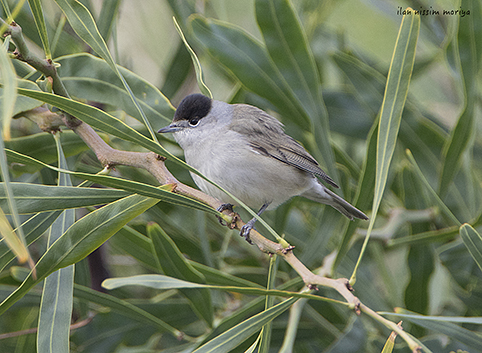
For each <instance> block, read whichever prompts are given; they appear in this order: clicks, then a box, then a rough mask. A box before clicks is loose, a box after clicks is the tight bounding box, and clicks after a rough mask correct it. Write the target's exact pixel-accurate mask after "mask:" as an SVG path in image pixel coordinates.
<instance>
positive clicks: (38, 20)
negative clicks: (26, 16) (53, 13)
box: [28, 0, 52, 60]
mask: <svg viewBox="0 0 482 353" xmlns="http://www.w3.org/2000/svg"><path fill="white" fill-rule="evenodd" d="M28 4H29V6H30V10H31V11H32V14H33V19H34V20H35V25H36V26H37V33H38V34H39V36H40V40H41V41H42V45H43V48H44V52H45V57H46V58H47V60H48V59H52V53H51V52H50V46H49V37H48V33H47V27H46V26H45V18H44V13H43V11H42V5H41V4H40V0H28Z"/></svg>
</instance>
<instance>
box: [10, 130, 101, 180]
mask: <svg viewBox="0 0 482 353" xmlns="http://www.w3.org/2000/svg"><path fill="white" fill-rule="evenodd" d="M101 136H103V137H104V138H105V136H106V135H105V134H102V135H101ZM60 139H61V141H62V146H64V153H65V156H66V157H70V156H74V155H77V154H80V153H81V152H84V151H86V150H88V148H89V147H88V146H87V145H86V144H85V142H84V141H82V139H81V138H80V137H79V136H77V135H76V134H75V133H74V132H73V131H69V130H67V131H63V132H62V134H61V136H60ZM5 147H6V148H7V158H8V161H9V162H10V165H11V168H12V170H13V171H14V172H19V173H34V172H36V171H38V170H39V168H43V166H41V165H37V164H36V163H29V164H25V163H13V162H16V161H14V160H12V159H11V157H12V156H11V155H10V154H9V152H8V149H10V150H14V151H16V152H18V153H21V154H28V155H29V156H30V157H32V158H35V159H38V160H40V161H42V162H44V163H47V164H51V163H54V162H55V161H56V160H57V154H56V148H55V141H54V139H53V138H52V135H51V134H47V133H44V132H42V133H38V134H32V135H29V136H22V137H16V138H12V139H11V140H10V141H7V142H5ZM24 162H26V161H24Z"/></svg>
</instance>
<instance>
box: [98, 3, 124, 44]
mask: <svg viewBox="0 0 482 353" xmlns="http://www.w3.org/2000/svg"><path fill="white" fill-rule="evenodd" d="M121 2H122V1H121V0H110V1H104V2H102V9H101V10H100V14H99V18H98V20H97V23H99V33H100V35H101V36H102V38H104V39H105V40H106V41H108V40H109V37H110V34H111V32H112V27H114V25H115V22H116V18H117V15H118V14H119V7H120V4H121Z"/></svg>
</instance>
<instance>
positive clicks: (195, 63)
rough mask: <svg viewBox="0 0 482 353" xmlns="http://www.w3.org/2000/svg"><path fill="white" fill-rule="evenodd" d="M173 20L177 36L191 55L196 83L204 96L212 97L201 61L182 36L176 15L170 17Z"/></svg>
mask: <svg viewBox="0 0 482 353" xmlns="http://www.w3.org/2000/svg"><path fill="white" fill-rule="evenodd" d="M172 19H173V21H174V25H175V26H176V30H177V32H178V33H179V36H180V37H181V39H182V42H183V43H184V46H185V47H186V49H187V51H188V52H189V55H191V60H192V64H193V66H194V70H195V71H196V79H197V85H198V87H199V89H200V90H201V93H202V94H204V95H205V96H207V97H209V98H213V94H212V93H211V90H210V89H209V87H208V86H207V85H206V84H205V83H204V75H203V70H202V67H201V63H200V62H199V59H198V58H197V55H196V53H195V52H194V50H192V48H191V46H190V45H189V43H188V41H187V39H186V37H185V36H184V33H182V29H181V27H180V26H179V24H178V23H177V20H176V17H173V18H172Z"/></svg>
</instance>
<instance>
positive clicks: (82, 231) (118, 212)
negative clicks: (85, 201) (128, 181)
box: [0, 195, 159, 315]
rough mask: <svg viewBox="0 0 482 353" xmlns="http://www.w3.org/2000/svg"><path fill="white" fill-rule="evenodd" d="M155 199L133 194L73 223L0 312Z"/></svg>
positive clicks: (6, 301)
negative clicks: (35, 273)
mask: <svg viewBox="0 0 482 353" xmlns="http://www.w3.org/2000/svg"><path fill="white" fill-rule="evenodd" d="M157 202H159V200H157V199H152V198H146V197H144V196H139V195H133V196H129V197H126V198H124V199H121V200H119V201H115V202H113V203H111V204H109V205H106V206H104V207H102V208H99V209H97V210H95V211H94V212H92V213H89V214H88V215H86V216H84V217H83V218H81V219H80V220H78V221H77V222H75V223H74V225H73V226H72V227H70V228H69V229H68V230H67V231H66V232H65V233H64V234H63V235H62V236H61V237H60V238H59V239H58V240H57V241H56V242H55V243H54V244H52V246H51V247H50V248H49V249H48V250H47V251H46V252H45V253H44V255H43V256H42V257H41V258H40V260H39V261H38V262H37V264H36V270H37V277H36V278H34V277H33V275H32V273H30V274H29V276H28V277H27V279H26V280H25V281H24V282H22V284H21V285H20V286H19V287H18V288H17V289H16V290H15V291H14V292H13V293H12V294H11V295H10V296H9V297H7V298H6V299H5V300H4V301H3V302H2V303H1V304H0V315H1V314H2V313H4V312H5V311H6V310H7V309H8V308H9V307H10V306H12V305H13V304H14V303H16V302H17V301H18V300H19V299H20V298H22V297H23V296H24V295H25V294H26V293H27V292H28V291H29V290H30V289H32V288H33V287H34V286H35V285H36V284H37V283H39V282H40V281H41V280H43V279H44V278H45V277H47V276H48V275H49V274H51V273H53V272H54V271H56V270H58V269H59V268H63V267H67V266H69V265H72V264H74V263H77V262H78V261H80V260H82V259H83V258H85V257H86V256H87V255H88V254H90V253H91V252H92V251H94V250H95V249H97V248H98V247H99V246H100V245H102V244H103V243H104V242H105V241H106V240H107V239H109V238H110V237H111V236H112V235H114V234H115V233H116V232H117V231H118V230H119V229H121V228H122V227H123V226H124V225H125V224H126V223H127V222H129V221H130V220H132V219H133V218H135V217H137V216H138V215H140V214H142V213H143V212H144V211H146V210H147V209H149V208H150V207H152V206H154V205H155V204H156V203H157Z"/></svg>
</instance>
